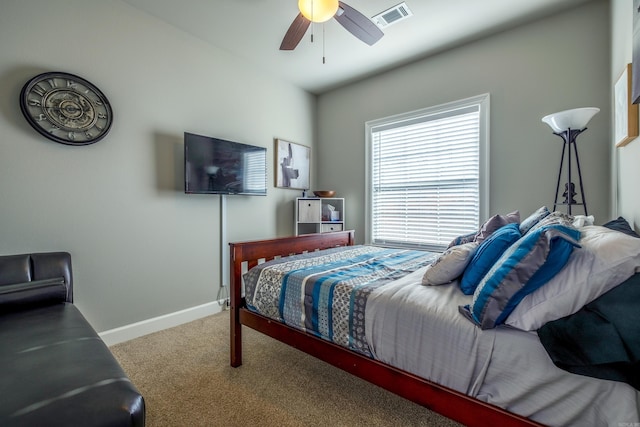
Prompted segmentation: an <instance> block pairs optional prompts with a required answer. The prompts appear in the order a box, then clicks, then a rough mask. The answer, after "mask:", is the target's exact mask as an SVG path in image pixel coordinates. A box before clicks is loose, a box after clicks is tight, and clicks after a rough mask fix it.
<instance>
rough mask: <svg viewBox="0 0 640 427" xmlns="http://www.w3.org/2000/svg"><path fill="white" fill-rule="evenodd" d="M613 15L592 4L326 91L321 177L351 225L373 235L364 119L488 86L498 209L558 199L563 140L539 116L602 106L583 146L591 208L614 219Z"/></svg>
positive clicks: (525, 209)
mask: <svg viewBox="0 0 640 427" xmlns="http://www.w3.org/2000/svg"><path fill="white" fill-rule="evenodd" d="M608 16H609V7H608V2H606V1H595V2H591V3H587V4H586V5H585V6H581V7H576V8H574V9H572V10H571V11H570V12H566V13H560V14H557V15H555V16H553V17H550V18H546V19H543V20H540V21H537V22H535V23H532V24H528V25H524V26H521V27H517V28H515V29H512V30H509V31H505V32H503V33H501V34H498V35H495V36H491V37H488V38H486V39H482V40H478V41H475V42H473V43H469V44H466V45H464V46H461V47H459V48H456V49H452V50H450V51H446V52H444V53H441V54H438V55H435V56H432V57H430V58H426V59H424V60H422V61H419V62H416V63H413V64H411V65H408V66H404V67H402V68H398V69H396V70H393V71H390V72H387V73H385V74H382V75H378V76H375V77H372V78H369V79H367V80H364V81H361V82H358V83H355V84H352V85H349V86H347V87H343V88H340V89H337V90H335V91H332V92H329V93H326V94H323V95H321V96H319V100H318V132H319V137H318V144H319V150H318V151H319V160H318V165H317V166H318V170H319V171H320V172H319V174H318V180H319V181H318V182H319V186H320V187H322V188H326V189H334V190H337V192H338V196H340V197H345V198H346V208H345V210H346V212H347V214H346V221H347V225H348V227H349V228H355V229H356V236H357V239H358V241H363V238H364V215H365V206H364V202H365V199H364V198H365V184H364V182H363V180H362V177H363V176H364V174H365V146H364V140H365V135H364V124H365V122H366V121H368V120H372V119H377V118H381V117H386V116H390V115H393V114H398V113H403V112H406V111H412V110H416V109H419V108H423V107H429V106H433V105H438V104H442V103H446V102H449V101H453V100H457V99H463V98H467V97H470V96H475V95H480V94H483V93H487V92H488V93H490V94H491V129H490V132H491V136H490V140H491V147H490V150H491V154H490V163H491V172H490V198H491V201H490V207H489V212H490V213H491V214H495V213H507V212H509V211H512V210H514V209H520V211H521V212H522V214H523V215H526V214H528V213H530V212H531V211H533V210H535V209H536V208H538V207H540V206H541V205H545V204H546V205H552V204H553V196H554V193H555V185H556V179H557V174H558V167H559V162H560V154H561V150H562V140H561V139H560V138H559V137H557V136H555V135H553V134H552V133H551V129H550V128H549V127H548V126H547V125H546V124H544V123H542V122H541V121H540V119H541V118H542V117H543V116H545V115H547V114H550V113H554V112H557V111H561V110H565V109H570V108H576V107H589V106H594V107H599V108H600V109H601V111H600V113H599V114H598V115H596V116H595V117H594V118H593V119H592V120H591V122H590V123H589V126H588V127H589V130H588V131H587V132H585V133H583V134H582V135H581V136H580V137H579V138H578V143H579V154H580V161H581V167H582V170H583V178H584V185H585V189H586V195H585V197H586V199H587V203H588V208H589V213H590V214H593V215H594V216H595V217H596V221H599V222H600V223H602V222H605V221H607V220H608V219H609V217H610V214H609V196H610V185H609V182H610V180H609V177H610V165H609V156H610V149H609V145H608V141H609V140H610V137H609V133H610V85H609V82H610V78H609V61H610V59H609V48H610V47H609V18H608ZM576 181H577V180H576ZM550 207H552V206H550ZM579 213H581V212H579Z"/></svg>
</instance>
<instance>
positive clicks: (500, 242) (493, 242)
mask: <svg viewBox="0 0 640 427" xmlns="http://www.w3.org/2000/svg"><path fill="white" fill-rule="evenodd" d="M519 238H520V230H519V228H518V224H507V225H505V226H504V227H501V228H500V229H498V230H497V231H496V232H494V233H493V234H492V235H491V236H490V237H489V238H488V239H486V240H485V241H483V242H482V243H480V246H478V249H477V250H476V253H475V254H474V255H473V258H471V261H470V262H469V265H467V268H465V270H464V273H463V274H462V280H460V289H461V290H462V293H464V294H465V295H472V294H473V293H474V291H475V290H476V287H477V286H478V283H480V280H482V278H483V277H484V275H485V274H486V273H487V272H488V271H489V269H490V268H491V266H492V265H493V264H494V263H495V262H496V261H497V260H498V258H500V256H501V255H502V254H503V253H504V251H506V250H507V248H508V247H509V246H511V245H512V244H513V243H515V242H516V240H518V239H519Z"/></svg>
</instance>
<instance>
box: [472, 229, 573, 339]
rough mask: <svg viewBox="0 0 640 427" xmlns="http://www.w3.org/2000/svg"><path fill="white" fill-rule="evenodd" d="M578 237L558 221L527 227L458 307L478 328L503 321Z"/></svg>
mask: <svg viewBox="0 0 640 427" xmlns="http://www.w3.org/2000/svg"><path fill="white" fill-rule="evenodd" d="M579 239H580V232H579V231H578V230H577V229H575V228H573V227H567V226H564V225H559V224H553V225H546V226H543V227H540V228H536V229H535V230H532V231H530V232H529V233H527V234H526V235H525V236H523V237H522V238H521V239H520V240H518V241H517V242H516V243H514V244H513V245H512V246H511V247H510V248H509V249H507V250H506V251H505V252H504V254H503V255H502V256H501V257H500V259H499V260H498V261H497V262H496V263H495V265H494V266H493V267H492V268H491V269H490V270H489V272H488V273H487V275H486V276H485V277H483V278H482V281H481V282H480V284H479V285H478V287H477V289H476V291H475V293H474V295H473V301H472V303H471V306H466V307H461V310H460V311H461V312H462V313H463V314H465V316H467V317H468V318H470V319H471V320H472V321H473V322H475V323H476V324H478V325H480V327H481V328H482V329H489V328H493V327H495V326H497V325H499V324H501V323H503V322H504V321H505V319H506V318H507V317H508V316H509V314H510V313H511V311H513V309H514V308H515V307H516V306H517V305H518V303H519V302H520V301H522V298H524V297H525V296H526V295H528V294H530V293H531V292H533V291H535V290H536V289H538V288H539V287H541V286H542V285H544V284H545V283H547V282H548V281H549V280H551V278H552V277H553V276H555V275H556V274H557V273H558V272H559V271H560V270H562V268H563V267H564V266H565V264H566V263H567V261H568V260H569V256H570V255H571V252H572V251H573V248H574V247H580V244H579V243H578V240H579Z"/></svg>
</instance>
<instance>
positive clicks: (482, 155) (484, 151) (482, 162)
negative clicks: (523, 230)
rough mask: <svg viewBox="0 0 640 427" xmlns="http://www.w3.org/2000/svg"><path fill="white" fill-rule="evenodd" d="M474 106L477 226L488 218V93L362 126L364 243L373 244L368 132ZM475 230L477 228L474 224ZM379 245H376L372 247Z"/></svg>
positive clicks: (440, 248) (371, 152)
mask: <svg viewBox="0 0 640 427" xmlns="http://www.w3.org/2000/svg"><path fill="white" fill-rule="evenodd" d="M473 106H478V107H479V113H480V118H479V125H480V127H479V153H478V155H479V169H480V170H479V223H482V222H483V221H485V220H486V219H487V218H488V213H489V177H490V171H489V124H490V117H489V110H490V108H489V107H490V96H489V94H488V93H485V94H482V95H478V96H474V97H470V98H467V99H462V100H458V101H453V102H449V103H446V104H441V105H436V106H433V107H428V108H423V109H420V110H416V111H411V112H408V113H402V114H397V115H394V116H390V117H384V118H381V119H376V120H371V121H368V122H366V123H365V139H366V141H365V142H366V143H365V158H366V165H365V176H366V184H365V242H366V243H367V244H371V243H372V241H373V210H372V206H371V203H372V200H373V193H372V191H373V188H372V187H373V185H372V181H373V177H372V170H371V169H372V161H373V160H372V156H373V148H372V144H373V141H372V132H373V131H374V130H375V129H376V128H380V127H382V126H387V125H390V124H393V123H401V122H407V123H408V122H411V121H414V120H417V119H420V118H421V117H425V116H433V115H441V114H443V113H444V114H446V113H447V112H450V111H453V110H459V109H461V108H468V107H473ZM478 226H479V224H478ZM375 244H376V245H380V243H375ZM407 246H409V245H407ZM421 249H427V250H434V251H441V250H443V249H444V247H440V246H428V245H426V246H425V247H423V248H421Z"/></svg>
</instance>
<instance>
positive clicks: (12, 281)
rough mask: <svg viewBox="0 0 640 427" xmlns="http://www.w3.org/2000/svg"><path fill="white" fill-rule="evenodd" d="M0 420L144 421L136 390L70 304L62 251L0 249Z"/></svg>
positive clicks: (12, 423)
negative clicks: (8, 251) (12, 252)
mask: <svg viewBox="0 0 640 427" xmlns="http://www.w3.org/2000/svg"><path fill="white" fill-rule="evenodd" d="M0 367H1V368H0V369H1V372H0V396H2V397H1V398H0V425H2V426H44V425H46V426H76V425H82V426H144V424H145V405H144V399H143V397H142V395H141V394H140V393H139V392H138V390H137V389H136V387H135V386H134V385H133V384H132V383H131V381H130V380H129V379H128V378H127V376H126V374H125V373H124V371H123V370H122V368H121V367H120V365H119V364H118V362H117V360H116V359H115V358H114V357H113V355H112V354H111V352H110V351H109V348H108V347H107V346H106V344H105V343H104V342H103V341H102V340H101V339H100V337H99V336H98V334H97V333H96V331H95V330H94V329H93V328H92V327H91V325H90V324H89V322H87V320H86V319H85V318H84V316H83V315H82V313H80V311H79V310H78V309H77V308H76V307H75V306H74V305H73V280H72V270H71V256H70V255H69V254H68V253H66V252H51V253H35V254H23V255H9V256H0Z"/></svg>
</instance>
